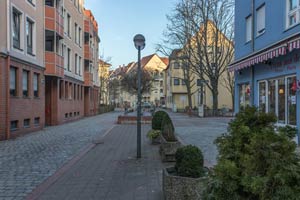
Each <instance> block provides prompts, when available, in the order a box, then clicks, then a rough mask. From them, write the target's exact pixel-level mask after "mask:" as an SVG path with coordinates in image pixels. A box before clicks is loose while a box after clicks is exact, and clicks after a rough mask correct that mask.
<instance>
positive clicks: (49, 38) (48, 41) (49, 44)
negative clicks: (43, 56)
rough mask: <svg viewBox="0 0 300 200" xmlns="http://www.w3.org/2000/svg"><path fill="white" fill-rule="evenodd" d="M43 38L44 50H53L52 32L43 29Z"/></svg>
mask: <svg viewBox="0 0 300 200" xmlns="http://www.w3.org/2000/svg"><path fill="white" fill-rule="evenodd" d="M45 39H46V44H45V50H46V51H51V52H53V51H54V33H53V32H52V31H48V30H46V31H45Z"/></svg>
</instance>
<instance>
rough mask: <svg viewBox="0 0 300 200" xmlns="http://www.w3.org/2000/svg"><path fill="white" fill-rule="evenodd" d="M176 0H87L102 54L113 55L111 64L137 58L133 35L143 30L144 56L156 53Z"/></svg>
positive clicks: (105, 55) (115, 64) (114, 64)
mask: <svg viewBox="0 0 300 200" xmlns="http://www.w3.org/2000/svg"><path fill="white" fill-rule="evenodd" d="M176 1H177V0H85V8H86V9H90V10H92V13H93V14H94V16H95V18H96V20H97V22H98V26H99V36H100V39H101V42H100V46H99V51H100V52H99V54H100V56H103V57H104V58H105V59H106V58H108V57H111V61H110V63H112V68H116V67H118V66H119V65H123V64H125V65H126V64H128V63H130V62H133V61H134V62H135V61H136V60H137V50H136V49H135V47H134V44H133V37H134V36H135V35H136V34H138V33H141V34H143V35H144V36H145V38H146V47H145V49H144V50H143V51H142V57H143V56H147V55H150V54H153V53H155V46H156V44H157V43H159V42H161V41H162V38H163V31H164V30H165V29H166V25H167V19H166V15H167V14H169V13H170V12H171V11H172V9H173V8H174V6H175V3H176Z"/></svg>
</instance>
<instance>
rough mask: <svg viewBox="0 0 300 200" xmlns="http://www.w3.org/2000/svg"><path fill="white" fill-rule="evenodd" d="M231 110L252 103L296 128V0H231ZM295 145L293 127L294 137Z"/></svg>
mask: <svg viewBox="0 0 300 200" xmlns="http://www.w3.org/2000/svg"><path fill="white" fill-rule="evenodd" d="M229 70H230V71H234V72H235V105H234V108H235V112H239V109H240V108H241V107H242V106H246V105H255V106H257V107H258V108H259V109H260V110H261V111H264V112H271V113H275V114H276V115H277V117H278V122H277V125H278V126H284V125H291V126H295V127H297V128H298V129H300V0H278V1H277V0H276V1H274V0H235V61H234V62H233V63H232V64H231V65H230V66H229ZM296 140H297V142H298V143H299V141H300V137H299V131H298V137H297V138H296Z"/></svg>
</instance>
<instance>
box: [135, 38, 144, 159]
mask: <svg viewBox="0 0 300 200" xmlns="http://www.w3.org/2000/svg"><path fill="white" fill-rule="evenodd" d="M133 41H134V46H135V48H136V49H137V50H138V102H137V103H138V109H137V158H141V146H142V145H141V104H142V103H141V99H142V94H141V50H143V49H144V48H145V45H146V44H145V37H144V36H143V35H141V34H137V35H136V36H134V38H133Z"/></svg>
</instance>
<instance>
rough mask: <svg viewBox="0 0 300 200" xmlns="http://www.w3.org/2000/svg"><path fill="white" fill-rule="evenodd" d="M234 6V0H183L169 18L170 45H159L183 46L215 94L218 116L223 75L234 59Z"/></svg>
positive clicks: (215, 108)
mask: <svg viewBox="0 0 300 200" xmlns="http://www.w3.org/2000/svg"><path fill="white" fill-rule="evenodd" d="M233 6H234V1H233V0H180V2H179V3H178V4H177V5H176V7H175V9H174V10H173V12H172V14H171V15H169V16H168V17H167V18H168V22H169V23H168V25H167V31H166V32H165V33H164V35H165V37H166V39H165V41H164V44H167V45H168V46H167V45H160V46H159V49H164V51H167V50H168V49H171V48H172V47H178V46H179V47H181V48H182V49H183V51H184V54H185V55H186V56H187V57H188V63H189V66H190V67H191V68H192V70H193V72H194V73H196V74H197V75H198V77H199V78H200V79H202V80H203V83H204V84H206V86H207V87H208V89H209V90H210V91H211V93H212V98H213V111H214V114H215V115H216V114H217V109H218V94H219V90H218V87H219V81H220V77H222V76H223V75H224V73H226V71H227V66H228V64H229V63H230V62H231V61H232V59H233V51H234V48H233V43H232V39H233V15H234V8H233ZM166 47H167V48H166ZM165 49H167V50H165ZM160 51H162V50H160ZM224 76H225V77H226V74H225V75H224ZM230 77H231V76H228V78H230ZM204 80H208V81H204ZM230 83H231V82H230Z"/></svg>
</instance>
